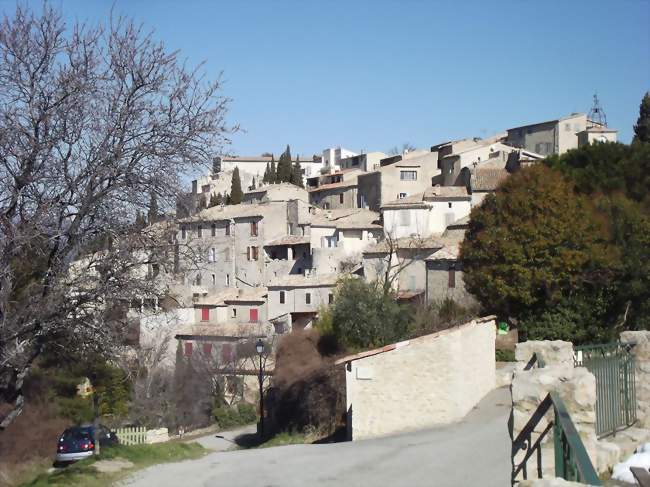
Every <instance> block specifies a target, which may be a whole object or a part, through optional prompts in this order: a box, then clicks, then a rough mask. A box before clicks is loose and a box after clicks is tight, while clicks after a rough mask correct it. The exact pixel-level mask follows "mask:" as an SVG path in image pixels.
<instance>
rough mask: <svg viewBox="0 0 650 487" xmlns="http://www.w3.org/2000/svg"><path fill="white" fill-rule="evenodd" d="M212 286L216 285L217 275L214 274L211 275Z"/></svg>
mask: <svg viewBox="0 0 650 487" xmlns="http://www.w3.org/2000/svg"><path fill="white" fill-rule="evenodd" d="M212 285H213V286H216V285H217V275H216V274H212Z"/></svg>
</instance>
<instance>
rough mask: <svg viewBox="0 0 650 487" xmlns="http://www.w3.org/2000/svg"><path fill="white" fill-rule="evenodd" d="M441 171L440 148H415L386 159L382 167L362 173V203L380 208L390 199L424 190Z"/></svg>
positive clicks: (360, 199) (360, 189) (365, 205)
mask: <svg viewBox="0 0 650 487" xmlns="http://www.w3.org/2000/svg"><path fill="white" fill-rule="evenodd" d="M439 173H440V170H439V169H438V154H437V153H436V152H426V151H414V152H409V153H406V154H402V155H397V156H393V157H388V158H385V159H382V160H381V161H380V167H379V169H377V170H376V171H373V172H369V173H365V174H360V175H359V177H358V191H359V201H358V206H359V208H367V209H370V210H372V211H379V210H380V208H381V207H382V206H383V205H385V204H386V203H388V202H389V201H393V200H395V199H400V198H406V197H408V196H411V195H414V194H417V193H422V192H423V191H424V190H425V189H427V188H429V187H431V185H432V181H433V178H434V177H435V176H437V175H438V174H439Z"/></svg>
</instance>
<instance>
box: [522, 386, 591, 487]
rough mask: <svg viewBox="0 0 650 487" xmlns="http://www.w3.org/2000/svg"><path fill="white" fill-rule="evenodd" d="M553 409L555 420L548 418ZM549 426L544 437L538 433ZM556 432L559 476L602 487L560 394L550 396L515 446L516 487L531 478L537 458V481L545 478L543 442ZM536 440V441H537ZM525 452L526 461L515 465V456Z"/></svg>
mask: <svg viewBox="0 0 650 487" xmlns="http://www.w3.org/2000/svg"><path fill="white" fill-rule="evenodd" d="M551 407H552V408H553V419H549V418H547V413H548V412H549V411H550V409H551ZM544 419H547V421H548V423H547V424H546V426H545V427H544V429H543V430H541V432H540V433H535V430H536V428H537V427H538V426H541V423H542V420H544ZM551 429H553V448H554V452H555V455H554V460H555V476H556V477H561V478H563V479H565V480H573V481H579V482H583V483H587V484H590V485H596V486H598V485H602V483H601V482H600V479H599V478H598V474H597V473H596V470H595V469H594V466H593V464H592V463H591V459H590V458H589V455H588V454H587V450H586V449H585V446H584V444H583V443H582V440H581V439H580V435H579V434H578V432H577V430H576V428H575V425H574V424H573V421H572V420H571V416H570V415H569V412H568V410H567V408H566V406H565V405H564V401H562V398H561V397H560V396H559V394H558V393H557V392H550V393H549V394H548V395H547V396H546V397H545V398H544V400H543V401H542V402H541V403H540V404H539V406H538V407H537V409H536V410H535V412H534V413H533V415H532V416H531V418H530V420H529V421H528V422H527V423H526V426H524V428H523V429H522V430H521V432H520V433H519V434H518V435H517V438H516V439H515V440H514V441H513V442H512V461H513V470H512V485H515V483H516V482H517V477H518V476H519V474H521V475H522V476H523V478H524V480H525V479H527V478H528V461H529V460H530V459H531V458H532V457H533V455H534V456H535V459H536V462H537V465H536V468H535V470H536V473H537V478H542V476H543V464H542V442H543V441H544V438H545V437H546V435H547V434H548V432H549V431H551ZM533 436H535V440H534V441H533ZM522 450H523V451H525V454H524V458H523V459H522V460H521V462H519V463H518V464H515V456H516V455H517V453H519V451H522Z"/></svg>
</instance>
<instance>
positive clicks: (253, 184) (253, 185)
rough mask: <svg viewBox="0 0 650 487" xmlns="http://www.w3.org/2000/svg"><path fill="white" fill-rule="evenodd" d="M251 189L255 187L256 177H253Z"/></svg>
mask: <svg viewBox="0 0 650 487" xmlns="http://www.w3.org/2000/svg"><path fill="white" fill-rule="evenodd" d="M251 189H255V178H253V182H252V183H251Z"/></svg>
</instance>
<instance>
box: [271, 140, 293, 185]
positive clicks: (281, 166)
mask: <svg viewBox="0 0 650 487" xmlns="http://www.w3.org/2000/svg"><path fill="white" fill-rule="evenodd" d="M291 171H292V168H291V149H290V148H289V146H288V145H287V148H286V150H285V151H284V152H283V153H282V155H281V156H280V160H279V161H278V171H277V175H276V178H275V179H276V182H278V183H289V182H291Z"/></svg>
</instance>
